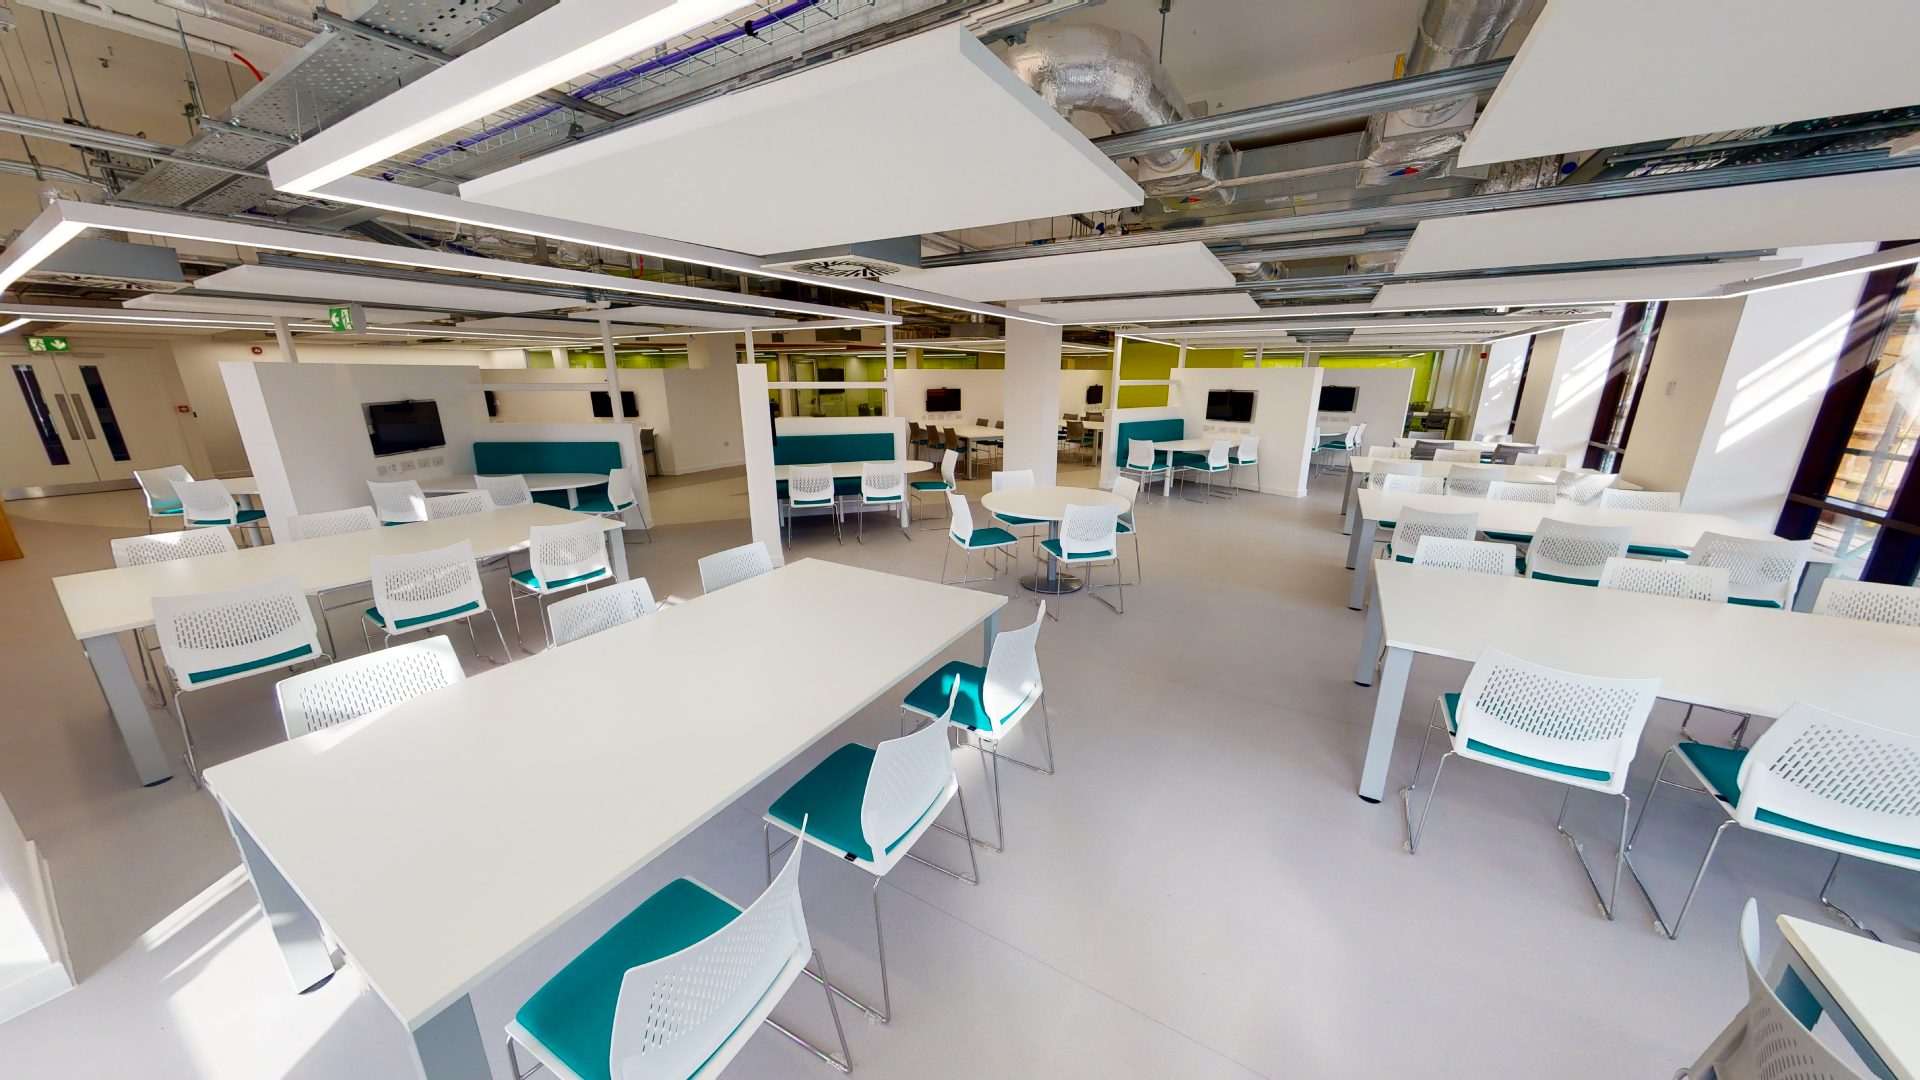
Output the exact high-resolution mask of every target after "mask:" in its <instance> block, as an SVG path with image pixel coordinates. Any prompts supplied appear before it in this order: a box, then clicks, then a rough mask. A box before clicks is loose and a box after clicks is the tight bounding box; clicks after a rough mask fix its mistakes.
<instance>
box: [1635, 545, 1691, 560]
mask: <svg viewBox="0 0 1920 1080" xmlns="http://www.w3.org/2000/svg"><path fill="white" fill-rule="evenodd" d="M1627 554H1629V555H1647V556H1650V557H1652V558H1655V559H1684V558H1686V557H1687V553H1686V552H1684V551H1681V550H1680V549H1679V548H1670V547H1654V546H1652V545H1649V544H1628V545H1627Z"/></svg>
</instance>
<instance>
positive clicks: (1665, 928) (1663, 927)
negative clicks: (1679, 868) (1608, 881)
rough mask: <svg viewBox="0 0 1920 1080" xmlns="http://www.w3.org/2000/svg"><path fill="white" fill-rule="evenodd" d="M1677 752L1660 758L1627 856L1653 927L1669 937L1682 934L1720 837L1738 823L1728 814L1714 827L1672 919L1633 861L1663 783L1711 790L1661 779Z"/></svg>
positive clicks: (1631, 837)
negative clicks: (1682, 928) (1641, 828)
mask: <svg viewBox="0 0 1920 1080" xmlns="http://www.w3.org/2000/svg"><path fill="white" fill-rule="evenodd" d="M1673 754H1674V751H1672V750H1668V751H1667V752H1666V753H1665V754H1664V755H1662V756H1661V758H1660V767H1659V768H1658V769H1656V770H1655V771H1654V774H1653V787H1652V788H1651V789H1649V790H1648V793H1647V805H1646V806H1645V807H1644V808H1643V809H1642V810H1641V811H1640V820H1639V821H1638V822H1637V823H1635V824H1634V826H1633V833H1632V835H1630V836H1628V837H1627V846H1626V850H1627V855H1626V857H1625V859H1624V861H1625V863H1626V866H1627V873H1628V875H1629V876H1631V877H1632V878H1633V883H1634V885H1636V886H1638V887H1639V889H1640V895H1641V897H1642V898H1643V899H1645V900H1646V902H1647V909H1648V910H1650V911H1652V912H1653V928H1654V929H1655V930H1657V931H1659V932H1660V933H1661V934H1662V935H1663V936H1665V937H1666V939H1667V940H1668V941H1672V940H1673V939H1674V938H1677V937H1679V936H1680V924H1681V923H1684V922H1686V921H1687V912H1689V911H1691V910H1693V898H1694V897H1695V896H1696V895H1698V893H1699V892H1700V883H1701V882H1702V881H1704V880H1706V877H1707V866H1708V864H1710V863H1712V862H1713V853H1714V852H1716V851H1718V850H1720V838H1721V837H1722V836H1725V835H1726V833H1727V829H1728V827H1730V826H1732V825H1734V824H1736V822H1735V821H1734V820H1733V819H1732V818H1728V819H1727V820H1725V821H1723V822H1721V823H1720V827H1719V828H1717V829H1715V830H1713V842H1712V843H1710V844H1708V845H1707V853H1706V855H1704V856H1702V857H1701V859H1700V869H1699V870H1697V871H1695V872H1694V875H1693V884H1692V885H1691V886H1689V887H1688V889H1687V898H1686V900H1685V901H1684V902H1682V903H1681V905H1680V914H1679V915H1677V916H1675V917H1674V919H1673V921H1672V922H1668V921H1667V918H1666V916H1664V915H1662V914H1660V905H1658V904H1656V903H1654V902H1653V893H1652V892H1651V891H1649V890H1648V889H1647V883H1646V882H1645V881H1642V880H1641V879H1640V871H1639V869H1638V868H1636V867H1635V866H1634V865H1633V854H1632V852H1633V845H1634V844H1635V843H1636V842H1638V841H1639V839H1640V827H1641V826H1642V825H1645V824H1646V823H1647V814H1648V813H1649V812H1651V811H1652V810H1653V801H1654V800H1653V795H1654V793H1655V792H1657V791H1659V790H1660V785H1661V784H1663V783H1664V784H1666V785H1667V786H1668V787H1677V788H1680V789H1681V790H1683V791H1692V792H1696V793H1698V794H1701V795H1706V794H1710V793H1709V792H1707V791H1704V790H1702V789H1700V788H1696V787H1688V786H1687V785H1685V784H1676V783H1674V782H1673V781H1671V780H1662V779H1661V777H1662V776H1663V775H1664V774H1665V773H1666V771H1667V762H1668V761H1669V760H1670V759H1671V758H1672V757H1673Z"/></svg>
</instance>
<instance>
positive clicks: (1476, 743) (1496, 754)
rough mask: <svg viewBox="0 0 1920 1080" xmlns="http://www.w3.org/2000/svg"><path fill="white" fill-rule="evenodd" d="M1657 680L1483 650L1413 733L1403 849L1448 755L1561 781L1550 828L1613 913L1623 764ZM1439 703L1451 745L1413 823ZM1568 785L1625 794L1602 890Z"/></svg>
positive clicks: (1622, 855) (1410, 845)
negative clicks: (1561, 795) (1415, 755)
mask: <svg viewBox="0 0 1920 1080" xmlns="http://www.w3.org/2000/svg"><path fill="white" fill-rule="evenodd" d="M1659 690H1660V680H1659V679H1603V678H1598V677H1596V676H1592V675H1579V674H1575V673H1574V672H1570V671H1559V670H1556V669H1554V668H1550V667H1547V666H1545V665H1543V664H1535V663H1531V662H1529V661H1526V660H1522V659H1520V658H1519V657H1517V656H1512V655H1509V654H1507V653H1503V652H1501V651H1499V650H1498V649H1487V650H1485V651H1484V652H1482V653H1481V654H1480V659H1479V660H1477V661H1475V662H1474V665H1473V671H1472V672H1471V673H1469V674H1468V675H1467V682H1466V685H1465V686H1463V687H1461V689H1460V692H1459V693H1458V694H1442V695H1441V696H1440V699H1439V700H1438V701H1436V702H1434V706H1433V712H1432V713H1431V714H1430V715H1429V716H1428V719H1427V739H1423V740H1422V741H1421V743H1420V757H1419V759H1418V761H1416V762H1415V763H1414V767H1413V781H1412V782H1411V783H1409V784H1408V785H1407V786H1406V787H1404V788H1402V789H1401V791H1400V795H1401V798H1402V800H1403V801H1404V803H1405V806H1406V814H1407V841H1406V844H1405V847H1406V850H1407V852H1408V853H1409V854H1411V853H1413V852H1415V851H1417V850H1419V846H1420V836H1421V834H1422V832H1424V831H1425V829H1426V824H1427V814H1428V813H1430V812H1431V811H1432V810H1433V797H1434V795H1435V794H1437V793H1438V792H1439V789H1440V774H1441V773H1442V772H1444V771H1445V770H1446V767H1447V759H1448V758H1450V757H1454V756H1459V757H1463V758H1467V759H1469V760H1472V761H1479V762H1483V763H1485V764H1488V765H1492V766H1494V767H1496V768H1501V769H1507V770H1509V771H1511V772H1517V773H1521V774H1523V775H1526V776H1537V777H1539V778H1541V779H1543V780H1551V781H1553V782H1554V783H1557V784H1565V785H1566V786H1567V796H1566V799H1565V800H1563V801H1562V802H1561V803H1560V817H1559V819H1558V820H1557V821H1555V822H1554V828H1556V829H1558V830H1559V832H1560V835H1562V836H1564V837H1566V839H1567V842H1568V843H1569V844H1571V845H1573V853H1574V855H1575V856H1577V857H1578V858H1579V859H1580V868H1581V869H1582V870H1584V871H1586V875H1587V884H1588V885H1591V886H1592V887H1593V897H1594V900H1595V901H1596V902H1598V903H1599V905H1600V913H1601V914H1602V915H1605V916H1606V917H1607V918H1609V919H1611V918H1613V913H1614V907H1615V903H1614V902H1615V901H1616V900H1618V899H1619V897H1620V871H1621V869H1622V868H1624V867H1625V865H1626V857H1627V842H1628V841H1627V819H1628V817H1629V816H1631V814H1632V810H1633V802H1632V799H1631V798H1630V797H1629V796H1628V795H1627V793H1626V785H1627V769H1628V767H1629V766H1631V765H1632V764H1633V754H1634V750H1635V749H1636V748H1638V747H1639V745H1640V732H1641V730H1642V729H1644V728H1645V727H1646V723H1647V715H1648V714H1649V713H1651V712H1652V711H1653V702H1654V697H1655V695H1657V694H1658V693H1659ZM1442 713H1444V714H1445V722H1446V727H1447V731H1448V733H1449V738H1450V746H1449V748H1448V750H1447V752H1446V753H1445V754H1443V755H1441V757H1440V766H1439V768H1438V769H1436V770H1435V771H1434V774H1433V787H1432V788H1431V789H1429V790H1428V792H1427V804H1426V807H1425V808H1424V809H1422V810H1421V812H1420V821H1419V823H1418V824H1417V825H1416V824H1415V823H1414V820H1413V792H1414V789H1415V788H1417V787H1419V784H1420V769H1421V766H1422V765H1424V764H1425V762H1426V758H1427V741H1428V740H1430V739H1431V738H1432V736H1433V730H1434V728H1435V727H1436V726H1437V725H1436V723H1435V721H1436V720H1437V719H1439V718H1440V716H1441V714H1442ZM1574 788H1585V789H1586V790H1588V791H1598V792H1602V793H1604V794H1608V795H1618V796H1619V797H1620V801H1621V804H1622V805H1621V809H1620V847H1619V851H1618V854H1617V855H1616V856H1615V858H1614V866H1613V888H1612V890H1611V891H1610V892H1608V893H1606V894H1604V895H1603V894H1602V893H1601V892H1600V882H1599V881H1598V880H1597V879H1596V878H1595V877H1594V876H1593V869H1592V867H1590V866H1588V865H1587V857H1586V854H1585V852H1584V851H1582V850H1581V843H1580V841H1579V840H1577V839H1575V838H1574V835H1573V834H1572V833H1570V832H1568V831H1567V827H1566V820H1567V807H1568V806H1569V805H1571V804H1572V802H1573V789H1574Z"/></svg>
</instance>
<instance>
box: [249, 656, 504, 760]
mask: <svg viewBox="0 0 1920 1080" xmlns="http://www.w3.org/2000/svg"><path fill="white" fill-rule="evenodd" d="M466 677H467V673H466V672H465V671H464V670H462V669H461V667H460V658H459V657H458V656H455V655H454V652H453V642H451V641H448V640H447V639H446V638H444V637H430V638H428V639H426V640H425V641H413V642H408V643H407V644H405V645H395V646H394V647H393V648H391V649H376V650H374V651H373V652H370V653H368V654H366V655H365V656H356V657H354V658H353V659H351V660H342V661H341V662H339V663H337V664H328V665H326V666H325V667H319V668H315V669H313V670H312V671H308V672H304V673H302V674H299V675H295V676H293V677H291V678H287V679H281V680H280V681H279V682H278V683H275V684H274V687H273V693H274V697H275V698H276V699H277V700H278V701H279V704H280V724H281V726H283V727H285V728H286V730H287V738H288V739H297V738H299V737H300V736H302V735H307V734H311V733H313V732H315V731H319V730H321V729H322V728H330V727H332V726H334V725H335V724H344V723H346V722H347V721H349V720H358V719H360V718H361V717H363V716H366V715H368V714H369V713H375V712H378V711H380V710H381V709H385V708H388V707H389V706H393V705H397V704H399V703H400V702H402V701H406V700H407V699H408V698H416V697H419V696H420V695H421V694H427V693H431V692H433V691H435V690H438V689H440V688H441V687H443V686H452V685H453V684H454V683H457V682H460V681H461V680H463V679H465V678H466Z"/></svg>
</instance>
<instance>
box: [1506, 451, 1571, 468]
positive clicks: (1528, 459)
mask: <svg viewBox="0 0 1920 1080" xmlns="http://www.w3.org/2000/svg"><path fill="white" fill-rule="evenodd" d="M1513 463H1514V464H1515V465H1533V466H1537V467H1539V468H1542V469H1564V468H1566V467H1567V455H1565V454H1515V455H1514V456H1513Z"/></svg>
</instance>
